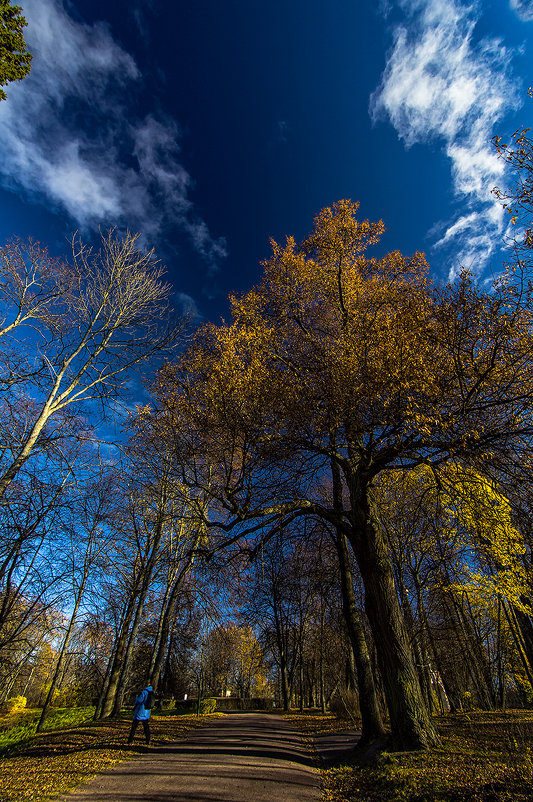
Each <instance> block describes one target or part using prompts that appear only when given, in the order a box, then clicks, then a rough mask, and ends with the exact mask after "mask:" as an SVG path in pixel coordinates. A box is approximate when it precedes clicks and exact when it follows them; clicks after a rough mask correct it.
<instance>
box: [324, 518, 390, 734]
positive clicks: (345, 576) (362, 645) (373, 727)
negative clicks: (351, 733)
mask: <svg viewBox="0 0 533 802" xmlns="http://www.w3.org/2000/svg"><path fill="white" fill-rule="evenodd" d="M335 545H336V547H337V554H338V556H339V565H340V569H341V570H340V575H341V591H342V611H343V614H344V620H345V621H346V627H347V629H348V636H349V638H350V644H351V647H352V651H353V656H354V658H355V665H356V669H357V685H358V689H359V709H360V711H361V740H360V741H359V744H360V745H363V744H367V743H370V742H371V741H373V740H375V739H376V738H382V737H383V735H384V734H385V728H384V726H383V722H382V720H381V713H380V712H379V705H378V699H377V695H376V686H375V684H374V675H373V672H372V665H371V662H370V655H369V653H368V647H367V644H366V638H365V633H364V630H363V626H362V624H361V619H360V617H359V612H358V610H357V604H356V600H355V593H354V590H353V576H352V568H351V565H350V557H349V554H348V544H347V541H346V535H345V534H344V532H342V531H340V529H337V538H336V542H335Z"/></svg>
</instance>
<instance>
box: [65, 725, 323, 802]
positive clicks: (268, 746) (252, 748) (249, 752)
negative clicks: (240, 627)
mask: <svg viewBox="0 0 533 802" xmlns="http://www.w3.org/2000/svg"><path fill="white" fill-rule="evenodd" d="M320 798H321V790H320V774H319V773H318V771H317V769H316V767H315V764H314V761H313V757H312V755H311V754H310V752H309V751H308V750H307V748H306V747H305V745H304V742H303V740H302V736H301V734H300V733H299V732H297V731H296V730H295V729H294V728H293V727H292V726H291V724H290V723H289V722H287V721H285V720H284V719H283V718H282V717H281V716H276V715H267V714H262V713H229V714H227V715H226V716H224V718H218V719H216V722H215V723H214V724H213V725H210V726H208V727H203V728H201V729H198V730H192V731H191V732H189V733H188V735H187V737H186V738H185V739H183V740H181V741H174V742H172V743H169V744H167V745H165V746H162V747H153V748H151V749H150V750H149V751H147V752H146V753H145V754H143V755H142V756H140V757H138V758H133V759H132V760H127V761H125V762H124V763H120V764H118V765H117V766H115V767H113V768H112V769H109V770H107V771H106V772H104V773H103V774H99V775H98V776H97V777H95V778H94V779H93V780H90V781H89V782H88V783H87V784H86V785H83V786H81V788H79V789H78V790H77V791H74V792H73V793H72V794H69V795H68V796H66V797H63V800H64V802H137V801H138V800H151V802H319V800H320Z"/></svg>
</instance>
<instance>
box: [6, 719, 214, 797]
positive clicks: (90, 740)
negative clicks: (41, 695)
mask: <svg viewBox="0 0 533 802" xmlns="http://www.w3.org/2000/svg"><path fill="white" fill-rule="evenodd" d="M83 711H85V712H83ZM39 712H40V711H24V713H25V714H27V715H26V716H23V715H22V714H20V716H19V714H17V717H16V719H15V720H13V721H12V724H13V726H12V727H11V728H10V729H11V730H12V731H16V732H17V735H16V737H18V736H21V735H22V734H23V735H24V737H19V740H18V741H14V740H13V739H14V738H15V735H14V734H13V735H11V739H12V740H11V742H10V744H9V745H8V747H9V748H8V751H7V752H4V757H3V758H2V759H1V760H0V802H30V800H31V802H48V800H51V799H54V798H56V797H58V796H61V795H63V794H66V793H67V792H68V791H71V790H73V789H74V788H76V786H78V785H80V784H81V783H82V782H85V781H87V780H88V779H90V778H91V777H94V776H95V775H96V774H99V773H100V772H102V771H104V770H105V769H107V768H109V767H110V766H113V765H114V764H116V763H119V762H121V761H123V760H127V759H129V758H132V757H136V756H137V755H138V754H139V753H142V752H143V751H144V739H143V737H142V730H139V731H138V733H137V735H136V738H135V743H134V745H133V746H132V747H128V746H127V745H126V740H127V737H128V733H129V729H130V726H131V717H130V716H123V717H121V718H119V719H116V720H113V721H104V722H101V721H98V722H93V721H87V713H89V714H90V716H89V717H91V716H92V714H93V709H91V708H74V709H67V710H54V711H52V713H51V715H50V719H49V720H48V721H47V728H46V730H45V731H44V732H43V733H41V734H39V735H34V734H33V733H34V732H35V726H36V724H37V720H38V717H39ZM31 714H33V719H32V717H31ZM83 716H85V719H84V720H81V721H79V720H78V721H76V720H75V719H77V718H78V719H80V718H81V719H83ZM216 716H217V714H214V715H210V716H200V717H198V718H197V717H196V716H195V715H174V716H169V715H168V714H167V715H165V716H162V717H159V716H157V715H153V716H152V721H151V730H152V744H153V746H155V747H157V746H164V745H165V744H167V743H169V742H171V741H175V740H178V739H179V738H183V737H184V736H185V734H186V733H187V732H188V731H189V730H191V729H195V728H196V727H202V726H205V724H206V723H207V722H209V721H211V720H213V719H214V718H215V717H216ZM28 719H29V720H28ZM4 728H5V729H4ZM32 728H33V731H32ZM54 728H55V729H54ZM0 734H1V735H2V736H5V737H6V738H7V737H8V734H9V729H7V721H6V720H5V719H0Z"/></svg>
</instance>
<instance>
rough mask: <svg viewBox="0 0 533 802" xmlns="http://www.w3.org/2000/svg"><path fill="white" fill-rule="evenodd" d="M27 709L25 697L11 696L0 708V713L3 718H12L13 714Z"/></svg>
mask: <svg viewBox="0 0 533 802" xmlns="http://www.w3.org/2000/svg"><path fill="white" fill-rule="evenodd" d="M25 707H26V697H25V696H11V697H10V698H9V699H6V701H5V702H4V703H3V704H2V706H1V707H0V713H1V715H3V716H10V715H12V714H13V713H20V711H21V710H24V708H25Z"/></svg>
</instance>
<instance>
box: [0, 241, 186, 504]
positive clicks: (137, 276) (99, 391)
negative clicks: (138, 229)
mask: <svg viewBox="0 0 533 802" xmlns="http://www.w3.org/2000/svg"><path fill="white" fill-rule="evenodd" d="M1 265H2V277H3V281H0V299H1V300H2V302H3V305H4V307H7V309H8V311H7V312H6V315H7V317H6V320H5V323H4V328H3V330H2V331H3V333H4V334H7V333H8V332H11V331H13V330H14V329H15V328H17V329H18V331H19V332H20V331H21V328H24V333H25V336H26V338H27V339H26V343H25V347H26V349H27V350H28V349H30V348H31V349H32V350H33V353H34V355H33V357H32V358H31V359H30V357H29V356H26V357H25V358H22V356H19V358H18V362H17V360H16V358H15V357H13V356H10V354H9V349H6V351H5V352H4V358H3V362H4V373H5V379H4V385H13V384H17V387H18V394H17V396H16V397H8V398H6V399H5V400H4V405H5V407H6V408H13V407H18V408H20V407H21V406H22V407H23V410H22V413H19V414H18V416H17V417H18V421H19V425H18V426H17V427H16V430H15V431H16V436H15V438H14V439H13V440H12V441H11V442H7V441H6V442H4V452H3V461H2V464H1V467H0V498H2V497H3V496H4V494H5V492H6V490H7V488H8V487H9V485H10V484H11V482H12V481H13V479H14V478H15V476H16V475H17V473H18V472H19V471H20V469H21V468H22V466H23V465H24V464H25V462H26V461H27V460H28V459H29V458H30V456H32V455H33V454H35V453H36V452H37V453H39V452H41V451H43V450H45V449H46V448H47V447H48V446H49V445H50V444H52V443H54V442H56V441H57V440H58V439H60V438H61V437H62V436H64V431H63V430H62V427H59V429H58V427H57V426H54V423H55V422H57V421H58V420H61V418H62V417H68V418H69V419H70V420H71V422H72V416H73V415H74V416H75V415H76V414H79V410H80V409H81V406H82V405H83V404H84V403H86V402H99V403H100V405H101V407H102V408H103V409H105V408H106V407H107V406H108V405H109V403H110V402H111V401H113V399H115V398H116V397H117V395H118V393H119V391H120V389H121V387H122V386H123V385H124V383H125V381H126V379H127V376H128V373H129V370H130V369H131V368H132V367H134V366H135V365H137V364H139V363H140V362H143V361H145V360H147V359H149V358H150V357H151V356H153V355H154V354H157V353H160V352H161V351H163V350H165V349H166V348H168V347H170V346H172V345H173V344H175V343H176V342H177V340H178V338H179V336H180V334H181V333H182V332H183V329H184V323H185V321H184V319H180V320H176V319H175V317H174V316H173V315H172V312H171V310H170V306H169V295H170V286H169V285H168V284H166V283H164V282H163V274H164V270H163V268H162V267H161V266H160V265H159V263H158V262H157V260H156V259H155V257H154V253H153V251H148V252H147V253H145V252H143V251H141V250H140V249H139V247H138V235H135V234H130V233H127V234H126V235H125V236H124V238H123V239H120V238H119V237H118V236H117V235H116V233H115V231H113V230H112V231H110V232H108V233H107V234H105V235H102V238H101V247H100V250H98V251H97V252H95V251H93V249H92V248H90V247H89V246H88V245H86V244H84V243H83V242H82V241H81V240H80V239H79V238H76V237H75V238H73V240H72V261H71V263H70V264H69V265H63V264H59V263H58V262H57V260H53V259H50V258H49V257H48V256H47V254H46V252H45V250H44V249H42V248H40V246H36V245H33V244H30V245H29V246H28V247H27V249H26V250H24V249H23V246H22V245H21V244H17V245H13V246H10V247H6V248H4V250H3V252H2V258H1ZM0 278H1V277H0ZM30 324H31V325H30ZM2 331H0V334H1V333H2ZM20 342H21V341H20V340H19V343H20ZM20 350H22V348H21V349H20ZM19 353H20V352H19ZM8 436H9V435H8V434H7V433H6V432H4V438H6V437H8Z"/></svg>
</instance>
